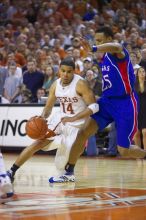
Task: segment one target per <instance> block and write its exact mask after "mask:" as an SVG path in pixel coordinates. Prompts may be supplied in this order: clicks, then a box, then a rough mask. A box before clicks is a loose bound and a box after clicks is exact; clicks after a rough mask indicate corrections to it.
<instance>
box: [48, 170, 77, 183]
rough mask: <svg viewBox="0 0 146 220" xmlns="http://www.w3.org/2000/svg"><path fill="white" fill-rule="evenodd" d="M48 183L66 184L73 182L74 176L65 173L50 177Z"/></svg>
mask: <svg viewBox="0 0 146 220" xmlns="http://www.w3.org/2000/svg"><path fill="white" fill-rule="evenodd" d="M48 181H49V183H68V182H75V176H74V174H73V173H69V172H66V173H65V174H63V175H61V176H56V177H50V178H49V180H48Z"/></svg>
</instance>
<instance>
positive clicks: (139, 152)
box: [118, 145, 146, 159]
mask: <svg viewBox="0 0 146 220" xmlns="http://www.w3.org/2000/svg"><path fill="white" fill-rule="evenodd" d="M118 151H119V153H120V155H121V156H122V157H124V158H134V159H138V158H145V157H146V151H145V150H143V149H141V148H140V147H138V146H136V145H131V146H130V147H129V148H124V147H121V146H118Z"/></svg>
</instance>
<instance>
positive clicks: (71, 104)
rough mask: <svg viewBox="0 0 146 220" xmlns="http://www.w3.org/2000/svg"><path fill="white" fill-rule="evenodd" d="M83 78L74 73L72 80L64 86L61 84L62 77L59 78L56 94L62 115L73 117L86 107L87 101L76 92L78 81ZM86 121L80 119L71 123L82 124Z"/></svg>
mask: <svg viewBox="0 0 146 220" xmlns="http://www.w3.org/2000/svg"><path fill="white" fill-rule="evenodd" d="M80 79H83V78H82V77H81V76H78V75H76V74H74V78H73V80H72V82H71V83H70V84H69V85H68V86H65V87H63V86H62V85H61V79H60V78H59V79H57V84H56V91H55V96H56V97H57V101H58V102H59V103H60V108H61V117H73V116H74V115H76V114H78V113H79V112H81V111H83V110H84V109H85V108H86V106H87V105H86V103H85V102H84V101H83V98H82V97H81V96H79V95H78V94H77V92H76V85H77V82H78V81H79V80H80ZM84 122H85V119H80V120H77V121H75V122H71V125H74V126H76V125H81V124H83V123H84Z"/></svg>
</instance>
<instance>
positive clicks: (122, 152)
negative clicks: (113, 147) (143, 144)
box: [118, 146, 129, 157]
mask: <svg viewBox="0 0 146 220" xmlns="http://www.w3.org/2000/svg"><path fill="white" fill-rule="evenodd" d="M118 152H119V154H120V155H121V156H122V157H127V156H128V154H129V149H128V148H125V147H119V146H118Z"/></svg>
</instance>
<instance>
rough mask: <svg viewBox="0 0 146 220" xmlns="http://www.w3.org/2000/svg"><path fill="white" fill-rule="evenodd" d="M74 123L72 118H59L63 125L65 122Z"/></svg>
mask: <svg viewBox="0 0 146 220" xmlns="http://www.w3.org/2000/svg"><path fill="white" fill-rule="evenodd" d="M73 121H75V120H74V118H73V117H64V118H61V122H62V123H63V124H64V125H65V123H66V122H73Z"/></svg>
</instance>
